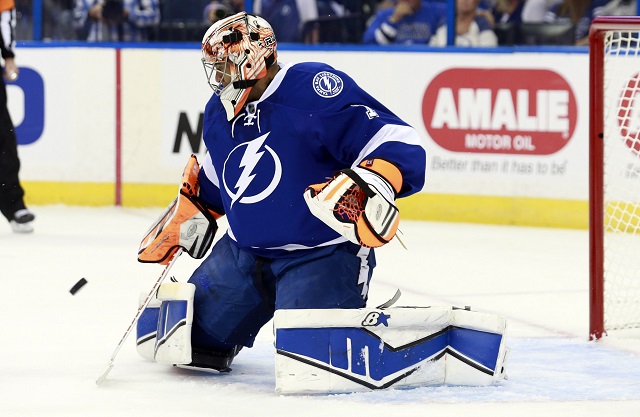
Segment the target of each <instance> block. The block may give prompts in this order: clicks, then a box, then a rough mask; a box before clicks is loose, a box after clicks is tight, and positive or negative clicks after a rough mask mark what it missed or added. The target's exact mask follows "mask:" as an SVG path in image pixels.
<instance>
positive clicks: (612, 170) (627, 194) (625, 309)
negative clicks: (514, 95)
mask: <svg viewBox="0 0 640 417" xmlns="http://www.w3.org/2000/svg"><path fill="white" fill-rule="evenodd" d="M589 66H590V75H589V83H590V86H589V89H590V100H589V101H590V121H589V147H590V152H589V166H590V169H589V257H590V260H589V269H590V294H589V307H590V312H589V315H590V320H589V332H590V337H591V338H593V339H599V338H601V337H602V336H603V335H605V334H607V333H608V332H610V331H613V330H618V329H629V328H638V327H640V17H637V16H620V17H613V16H603V17H598V18H596V19H595V20H594V21H593V22H592V25H591V29H590V34H589ZM636 98H638V100H637V101H638V103H636Z"/></svg>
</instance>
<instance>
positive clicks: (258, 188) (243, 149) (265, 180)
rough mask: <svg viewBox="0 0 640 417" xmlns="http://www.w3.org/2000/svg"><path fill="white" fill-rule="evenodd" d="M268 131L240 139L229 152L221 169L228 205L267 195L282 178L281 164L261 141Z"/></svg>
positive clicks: (250, 201) (245, 202) (251, 202)
mask: <svg viewBox="0 0 640 417" xmlns="http://www.w3.org/2000/svg"><path fill="white" fill-rule="evenodd" d="M267 136H269V133H265V134H264V135H262V136H260V137H259V138H257V139H254V140H252V141H249V142H245V143H242V144H240V145H238V146H236V147H235V148H233V150H232V151H231V152H230V153H229V156H228V157H227V160H226V161H225V162H224V168H223V170H222V182H223V183H224V189H225V191H226V192H227V194H228V195H229V197H230V198H231V205H230V207H233V205H234V204H235V203H236V202H238V203H240V204H255V203H258V202H260V201H262V200H264V199H265V198H267V197H268V196H269V195H271V193H272V192H273V191H274V190H275V189H276V187H277V186H278V184H279V183H280V179H281V178H282V164H281V162H280V158H278V155H277V154H276V153H275V152H274V150H273V149H272V148H271V147H270V146H269V145H266V144H265V141H266V140H267Z"/></svg>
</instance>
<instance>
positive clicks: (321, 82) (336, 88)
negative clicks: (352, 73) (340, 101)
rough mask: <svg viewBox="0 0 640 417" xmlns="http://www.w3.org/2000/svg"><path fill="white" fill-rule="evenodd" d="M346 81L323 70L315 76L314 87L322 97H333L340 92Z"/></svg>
mask: <svg viewBox="0 0 640 417" xmlns="http://www.w3.org/2000/svg"><path fill="white" fill-rule="evenodd" d="M343 87H344V83H343V82H342V78H340V77H339V76H338V75H336V74H334V73H332V72H327V71H322V72H319V73H317V74H316V76H315V77H313V89H314V90H315V91H316V93H317V94H318V95H319V96H320V97H324V98H332V97H335V96H337V95H338V94H340V92H341V91H342V88H343Z"/></svg>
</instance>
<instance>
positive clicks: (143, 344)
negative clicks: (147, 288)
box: [136, 293, 161, 361]
mask: <svg viewBox="0 0 640 417" xmlns="http://www.w3.org/2000/svg"><path fill="white" fill-rule="evenodd" d="M148 296H149V294H147V293H141V294H140V299H139V301H138V308H140V307H141V306H142V305H144V302H145V300H146V299H147V297H148ZM160 304H161V302H160V300H158V299H157V298H155V297H153V298H152V299H151V300H150V301H149V304H147V307H146V308H145V309H144V311H143V312H142V314H140V317H139V318H138V322H137V323H136V351H137V352H138V354H139V355H140V356H142V357H143V358H145V359H146V360H149V361H153V352H154V349H155V346H156V331H157V329H158V315H159V314H160Z"/></svg>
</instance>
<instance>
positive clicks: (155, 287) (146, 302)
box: [96, 248, 182, 385]
mask: <svg viewBox="0 0 640 417" xmlns="http://www.w3.org/2000/svg"><path fill="white" fill-rule="evenodd" d="M181 253H182V248H179V249H178V250H177V251H176V253H175V255H174V256H173V258H172V259H171V261H170V262H169V263H168V264H167V266H165V268H164V270H163V271H162V274H160V276H159V277H158V280H157V281H156V283H155V284H154V285H153V288H151V291H150V292H149V295H147V298H145V300H144V302H143V303H142V305H141V306H140V308H138V312H137V313H136V315H135V316H134V317H133V321H132V322H131V324H130V325H129V327H128V328H127V331H126V332H124V334H123V335H122V338H121V339H120V342H119V343H118V346H116V350H114V351H113V354H112V355H111V360H110V361H109V364H108V365H107V368H106V369H105V370H104V372H103V373H102V375H100V376H99V377H98V379H96V385H100V384H102V383H103V382H104V380H105V379H107V375H109V372H111V369H113V366H114V362H115V360H116V356H117V355H118V352H119V351H120V348H121V347H122V345H123V344H124V342H125V340H127V337H128V336H129V333H131V330H132V329H133V327H134V326H135V325H136V323H137V322H138V319H139V318H140V314H142V312H143V311H144V309H145V308H147V306H148V305H149V302H150V301H151V298H152V297H153V296H154V294H155V293H156V291H158V288H159V287H160V284H162V281H164V279H165V278H166V277H167V274H168V273H169V270H170V269H171V267H172V266H173V264H174V263H175V261H176V259H178V257H179V256H180V254H181Z"/></svg>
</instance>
